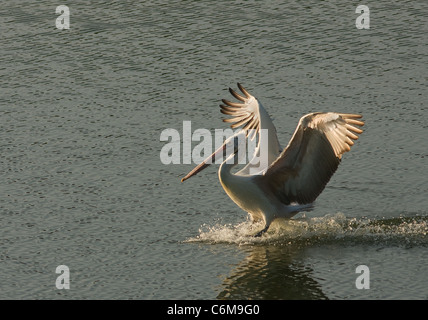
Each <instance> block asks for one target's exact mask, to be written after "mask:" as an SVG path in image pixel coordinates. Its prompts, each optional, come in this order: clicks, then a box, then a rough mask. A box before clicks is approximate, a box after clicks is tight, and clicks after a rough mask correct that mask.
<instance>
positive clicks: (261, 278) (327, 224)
mask: <svg viewBox="0 0 428 320" xmlns="http://www.w3.org/2000/svg"><path fill="white" fill-rule="evenodd" d="M259 227H260V226H259V225H254V224H252V223H251V222H250V221H246V222H244V223H240V224H237V225H230V224H226V225H219V224H218V225H215V226H212V227H209V226H204V227H203V228H201V230H200V234H199V235H198V236H197V237H195V238H191V239H188V240H187V242H191V243H195V242H196V243H205V244H219V243H223V244H229V245H238V246H239V248H240V249H241V250H242V251H243V252H244V253H245V258H244V259H243V260H242V261H240V262H239V263H237V264H236V265H233V266H232V268H231V271H230V272H229V274H228V275H225V276H224V278H223V279H222V283H221V285H220V287H219V288H217V289H216V291H217V292H218V295H217V298H218V299H329V298H330V296H329V295H328V294H327V293H326V292H325V290H323V288H326V287H327V288H328V285H327V286H326V284H325V283H324V282H325V281H327V282H330V283H332V282H333V281H335V277H336V275H335V274H334V272H333V273H332V271H331V270H330V267H328V265H327V270H326V271H325V270H324V272H327V274H326V276H327V277H328V279H323V278H321V277H320V275H319V273H317V272H314V269H313V267H312V264H311V263H308V257H307V255H308V250H307V249H309V248H315V250H316V251H317V252H318V251H320V252H325V250H326V249H325V248H334V251H336V253H335V254H336V255H335V258H334V259H336V260H337V259H340V257H341V255H342V254H343V251H345V252H353V253H356V252H359V253H358V254H357V255H361V252H364V251H365V249H364V248H365V246H369V247H373V246H375V247H378V248H379V250H381V249H383V248H386V247H392V248H398V247H400V248H403V250H408V249H411V248H422V249H423V248H425V247H427V246H428V218H427V217H400V218H386V219H370V218H358V219H357V218H347V217H346V216H345V215H344V214H341V213H338V214H334V215H327V216H324V217H315V218H305V217H304V218H300V219H294V220H288V221H287V220H283V221H276V223H275V224H273V225H272V228H271V229H270V230H269V232H268V233H267V234H265V235H264V236H263V237H260V238H254V237H252V234H254V230H255V229H256V230H257V228H259ZM347 249H350V250H347ZM327 250H328V249H327ZM309 255H310V254H309ZM312 255H313V254H312ZM326 259H327V260H328V257H326ZM359 259H360V258H359ZM352 260H353V259H350V260H349V261H352ZM353 263H356V264H357V265H358V264H361V263H362V261H361V260H358V259H357V260H356V261H355V262H353ZM338 269H344V270H342V271H340V272H341V274H340V276H341V277H344V276H345V278H346V277H347V278H346V280H345V282H346V284H345V285H346V286H347V287H348V288H350V290H351V291H352V285H353V281H354V280H355V279H354V278H353V275H354V274H355V273H354V270H355V266H354V265H352V266H351V267H350V268H348V269H347V270H345V269H346V267H344V268H338V267H337V266H336V267H334V269H333V270H336V272H339V271H338ZM383 272H385V270H383ZM352 293H353V294H354V295H355V294H356V293H360V294H361V292H357V291H355V290H354V291H353V292H352ZM376 293H377V292H375V291H374V290H372V291H371V292H370V294H373V295H375V294H376ZM363 297H364V296H363Z"/></svg>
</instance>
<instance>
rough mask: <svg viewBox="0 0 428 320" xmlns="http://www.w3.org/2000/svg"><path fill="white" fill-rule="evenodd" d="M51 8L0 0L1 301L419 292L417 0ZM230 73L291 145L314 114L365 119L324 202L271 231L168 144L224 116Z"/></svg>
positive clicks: (423, 65)
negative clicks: (165, 154) (173, 134)
mask: <svg viewBox="0 0 428 320" xmlns="http://www.w3.org/2000/svg"><path fill="white" fill-rule="evenodd" d="M59 4H60V3H58V2H55V1H47V0H43V1H20V2H17V1H6V2H5V3H4V4H2V6H1V9H0V30H1V37H0V88H1V89H0V90H1V91H0V92H1V95H0V124H1V131H0V132H1V140H0V141H1V143H0V148H1V154H2V157H1V159H0V172H1V181H2V183H1V184H0V195H1V196H0V225H1V227H0V298H2V299H230V298H239V299H427V298H428V289H427V288H428V274H427V271H426V266H427V264H428V254H427V246H428V237H427V232H428V227H427V223H428V214H427V205H428V200H427V191H428V178H427V172H428V170H427V169H428V167H427V157H428V153H427V150H428V148H427V147H428V143H427V140H426V137H427V124H426V118H427V116H428V111H427V106H426V94H427V85H426V83H427V71H428V70H427V65H428V57H427V52H428V51H427V49H428V36H427V35H428V32H427V31H428V30H427V29H428V25H427V24H426V21H427V18H428V5H427V3H426V2H425V1H400V2H393V3H391V2H390V1H378V2H376V3H367V5H368V6H369V8H370V12H371V13H370V30H358V29H357V28H356V27H355V19H356V18H357V16H358V14H356V13H355V8H356V7H355V6H354V5H349V4H346V3H344V2H343V1H327V2H323V3H322V4H320V3H319V2H318V1H309V2H308V1H306V2H305V4H304V5H303V4H300V2H297V1H296V2H284V1H273V2H272V1H270V2H260V1H245V2H238V1H237V2H230V1H217V2H216V4H215V5H214V4H213V3H212V2H210V1H150V2H149V1H142V2H137V3H134V4H129V3H124V2H120V1H91V2H87V1H75V2H73V5H72V6H71V5H70V14H71V15H70V26H71V28H70V29H69V30H58V29H56V28H55V20H56V18H57V16H58V15H57V14H56V13H55V8H56V6H57V5H59ZM238 81H239V82H241V83H242V84H243V85H244V86H245V87H246V88H247V89H248V90H249V91H250V92H251V93H253V94H254V95H255V96H257V97H258V98H259V99H260V100H261V101H262V102H263V104H264V106H265V107H266V109H267V111H268V112H269V113H270V115H271V116H272V118H273V121H274V123H275V125H276V127H277V131H278V136H279V140H280V142H281V144H282V145H283V146H284V145H286V144H287V142H288V140H289V139H290V137H291V135H292V133H293V131H294V129H295V126H296V125H297V122H298V119H299V118H300V117H301V116H302V115H304V114H306V113H308V112H313V111H339V112H350V113H361V114H363V115H364V119H365V121H366V125H365V127H364V129H365V131H364V133H363V134H362V135H361V138H360V139H359V140H358V141H357V143H356V144H355V146H354V147H353V150H352V151H351V152H350V153H348V154H346V155H345V156H344V158H343V161H342V163H341V165H340V167H339V169H338V171H337V172H336V174H335V175H334V176H333V178H332V180H331V181H330V182H329V184H328V185H327V188H326V189H325V190H324V192H323V193H322V194H321V195H320V197H319V198H318V199H317V202H316V207H315V210H314V211H312V212H310V213H306V214H305V215H303V214H299V215H298V216H296V220H295V221H291V222H277V223H275V224H274V225H273V227H272V228H271V230H270V231H269V233H268V234H266V236H264V237H262V238H260V239H254V238H251V237H249V236H248V235H249V234H251V233H253V232H254V230H256V228H258V227H260V226H252V225H251V224H250V223H249V222H248V220H247V214H246V213H245V212H243V211H242V210H241V209H239V208H238V207H236V206H235V204H234V203H233V202H232V201H231V200H230V199H229V198H228V197H227V196H226V194H225V193H224V191H223V190H222V188H221V186H220V184H219V182H218V179H217V173H216V170H217V168H218V167H212V168H208V169H206V170H205V171H204V172H203V173H202V174H200V175H198V176H196V177H194V178H192V179H191V180H189V181H186V182H185V183H183V184H182V183H181V182H180V179H181V178H182V177H183V176H184V175H185V174H186V173H187V172H188V171H189V170H190V169H191V168H192V167H193V165H191V164H179V165H163V164H162V163H161V161H160V157H159V154H160V150H161V148H162V146H163V145H164V142H162V141H160V139H159V137H160V133H161V132H162V131H163V130H164V129H166V128H173V129H176V130H178V131H179V132H181V131H182V123H183V121H189V120H191V121H192V130H195V129H197V128H206V129H209V130H211V131H212V132H214V129H216V128H219V129H220V128H226V126H225V124H224V123H222V122H221V120H220V119H221V116H220V112H219V108H218V104H219V102H220V99H221V98H229V93H228V91H227V88H228V87H229V86H231V87H236V86H235V83H236V82H238ZM59 265H66V266H68V267H69V269H70V289H69V290H58V289H57V288H56V286H55V281H56V278H57V277H58V276H59V274H56V273H55V269H56V267H57V266H59ZM359 265H366V266H367V267H369V270H370V289H362V290H359V289H357V288H356V279H357V277H358V276H359V275H360V274H357V273H356V268H357V267H358V266H359Z"/></svg>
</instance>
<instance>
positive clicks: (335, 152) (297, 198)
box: [181, 83, 364, 236]
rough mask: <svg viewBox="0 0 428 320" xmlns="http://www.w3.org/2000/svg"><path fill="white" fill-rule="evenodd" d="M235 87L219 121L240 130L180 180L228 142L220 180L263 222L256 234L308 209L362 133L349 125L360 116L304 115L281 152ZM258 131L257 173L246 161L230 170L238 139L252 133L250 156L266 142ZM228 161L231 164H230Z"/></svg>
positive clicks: (250, 101)
mask: <svg viewBox="0 0 428 320" xmlns="http://www.w3.org/2000/svg"><path fill="white" fill-rule="evenodd" d="M238 87H239V89H240V90H241V92H242V94H243V95H241V94H238V93H237V92H235V91H234V90H232V89H231V88H229V91H230V93H231V94H232V95H233V96H234V97H235V98H236V99H238V100H240V101H241V102H240V103H237V102H230V101H228V100H225V99H223V100H222V101H223V103H224V104H222V105H220V107H221V110H220V111H221V112H222V113H223V114H226V115H231V116H233V118H229V119H224V120H223V121H224V122H232V123H233V124H232V125H231V127H232V128H237V127H240V126H243V128H242V130H241V131H240V132H238V133H237V134H235V135H234V136H232V137H231V138H229V139H227V140H226V141H225V143H224V144H223V145H222V146H221V147H220V148H219V149H217V150H216V151H215V152H214V153H213V154H212V155H211V156H210V157H208V158H207V159H205V160H204V161H203V162H202V163H201V164H199V165H198V166H196V167H195V168H194V169H193V170H192V171H190V172H189V173H188V174H187V175H186V176H185V177H184V178H183V179H182V180H181V181H182V182H183V181H184V180H187V179H189V178H190V177H192V176H193V175H195V174H197V173H198V172H200V171H201V170H203V169H204V168H206V167H207V166H209V165H210V164H211V163H213V162H214V159H215V157H216V156H217V155H223V152H224V151H225V150H226V145H230V144H231V143H233V147H234V150H233V153H232V154H231V155H230V156H229V158H228V159H226V160H225V161H224V162H223V163H222V164H221V165H220V169H219V179H220V183H221V185H222V186H223V189H224V190H225V191H226V193H227V195H228V196H229V197H230V198H231V199H232V200H233V201H234V202H235V203H236V204H237V205H238V206H239V207H240V208H242V209H243V210H245V211H247V212H248V213H249V214H250V216H251V218H252V220H253V221H257V220H260V219H262V220H263V221H264V223H265V226H264V228H263V230H261V231H260V232H258V233H257V234H255V236H261V235H262V234H263V233H264V232H266V231H267V230H268V228H269V226H270V224H271V222H272V221H273V220H274V219H276V218H287V219H289V218H291V217H293V216H294V215H295V214H297V213H298V212H299V211H303V210H310V209H311V208H312V206H313V202H314V201H315V199H316V198H317V197H318V195H319V194H320V193H321V192H322V191H323V190H324V187H325V186H326V184H327V182H328V181H329V180H330V178H331V176H332V175H333V173H334V172H335V171H336V169H337V167H338V165H339V163H340V161H341V158H342V155H343V154H344V153H345V152H347V151H349V150H351V146H352V145H353V144H354V142H353V140H356V139H358V136H357V134H360V133H362V132H363V130H361V129H359V128H357V127H355V126H354V125H357V126H363V125H364V122H362V121H360V120H356V119H360V118H362V116H361V115H358V114H347V113H336V112H326V113H324V112H314V113H309V114H307V115H305V116H303V117H302V118H301V119H300V121H299V123H298V125H297V128H296V131H295V132H294V134H293V137H292V138H291V140H290V142H289V143H288V146H287V147H286V148H285V149H284V150H281V147H280V145H279V142H278V138H277V135H276V129H275V127H274V125H273V123H272V120H271V119H270V117H269V115H268V114H267V112H266V111H265V109H264V108H263V106H262V105H261V103H260V102H259V101H258V100H257V99H256V98H255V97H253V96H252V95H251V94H249V93H248V91H247V90H245V89H244V88H243V87H242V86H241V85H240V84H239V83H238ZM250 129H254V130H253V131H249V130H250ZM261 129H267V133H268V135H267V136H268V141H267V143H268V147H267V152H268V157H267V158H268V161H267V166H266V167H264V168H261V170H260V171H259V172H258V173H257V174H250V173H249V172H250V170H249V169H250V168H252V167H254V164H251V162H250V163H249V164H247V165H246V166H245V167H244V168H243V169H242V170H240V171H239V172H237V173H232V172H231V169H232V167H234V166H235V165H236V164H237V162H238V161H237V160H238V159H237V158H238V157H237V155H238V152H237V151H238V149H239V148H240V143H242V142H240V141H242V139H240V138H241V137H242V135H245V136H247V135H251V132H256V133H257V135H258V144H257V148H256V151H255V153H254V156H257V155H259V154H260V152H261V150H266V148H262V146H261V144H262V143H266V141H265V140H266V139H260V137H261ZM264 132H266V131H264ZM252 138H254V136H253V137H252ZM263 147H264V146H263ZM232 157H233V159H232ZM230 160H233V162H232V163H230V162H231V161H230Z"/></svg>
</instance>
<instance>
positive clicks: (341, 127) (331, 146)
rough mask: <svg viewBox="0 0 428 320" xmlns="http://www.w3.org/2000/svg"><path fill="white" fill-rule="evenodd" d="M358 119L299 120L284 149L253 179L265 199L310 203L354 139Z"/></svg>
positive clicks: (318, 115)
mask: <svg viewBox="0 0 428 320" xmlns="http://www.w3.org/2000/svg"><path fill="white" fill-rule="evenodd" d="M357 118H361V115H355V114H339V113H333V112H328V113H311V114H308V115H306V116H304V117H302V118H301V119H300V121H299V124H298V126H297V129H296V131H295V132H294V135H293V137H292V139H291V141H290V143H289V144H288V146H287V148H285V149H284V151H283V152H282V153H281V155H280V156H279V157H278V159H277V160H276V161H275V162H273V163H272V164H271V165H270V167H269V168H268V169H267V171H266V172H265V174H264V175H260V176H257V177H255V179H256V181H257V183H258V184H259V185H260V186H261V189H262V190H265V192H266V193H267V195H269V196H271V197H274V198H277V199H278V200H280V201H281V202H282V203H284V204H286V205H288V204H290V203H292V202H297V203H299V204H307V203H312V202H313V201H315V199H316V198H317V197H318V196H319V194H320V193H321V192H322V191H323V190H324V188H325V186H326V184H327V183H328V181H329V180H330V178H331V177H332V175H333V174H334V172H335V171H336V170H337V167H338V166H339V163H340V161H341V158H342V155H343V154H344V153H345V152H347V151H350V150H351V146H352V145H353V144H354V142H353V141H352V140H351V139H353V140H356V139H358V136H357V135H356V134H355V133H361V132H362V130H361V129H359V128H356V127H354V125H358V126H362V125H364V122H362V121H359V120H355V119H357Z"/></svg>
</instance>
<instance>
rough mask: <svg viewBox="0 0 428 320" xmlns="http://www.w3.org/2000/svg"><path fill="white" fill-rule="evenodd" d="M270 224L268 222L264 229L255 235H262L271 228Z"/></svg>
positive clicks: (256, 236)
mask: <svg viewBox="0 0 428 320" xmlns="http://www.w3.org/2000/svg"><path fill="white" fill-rule="evenodd" d="M269 226H270V225H269V224H267V225H266V226H265V227H264V228H263V229H262V230H260V231H259V232H257V233H256V234H255V235H254V236H253V237H255V238H258V237H261V236H262V235H263V234H264V233H265V232H266V231H268V229H269Z"/></svg>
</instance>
